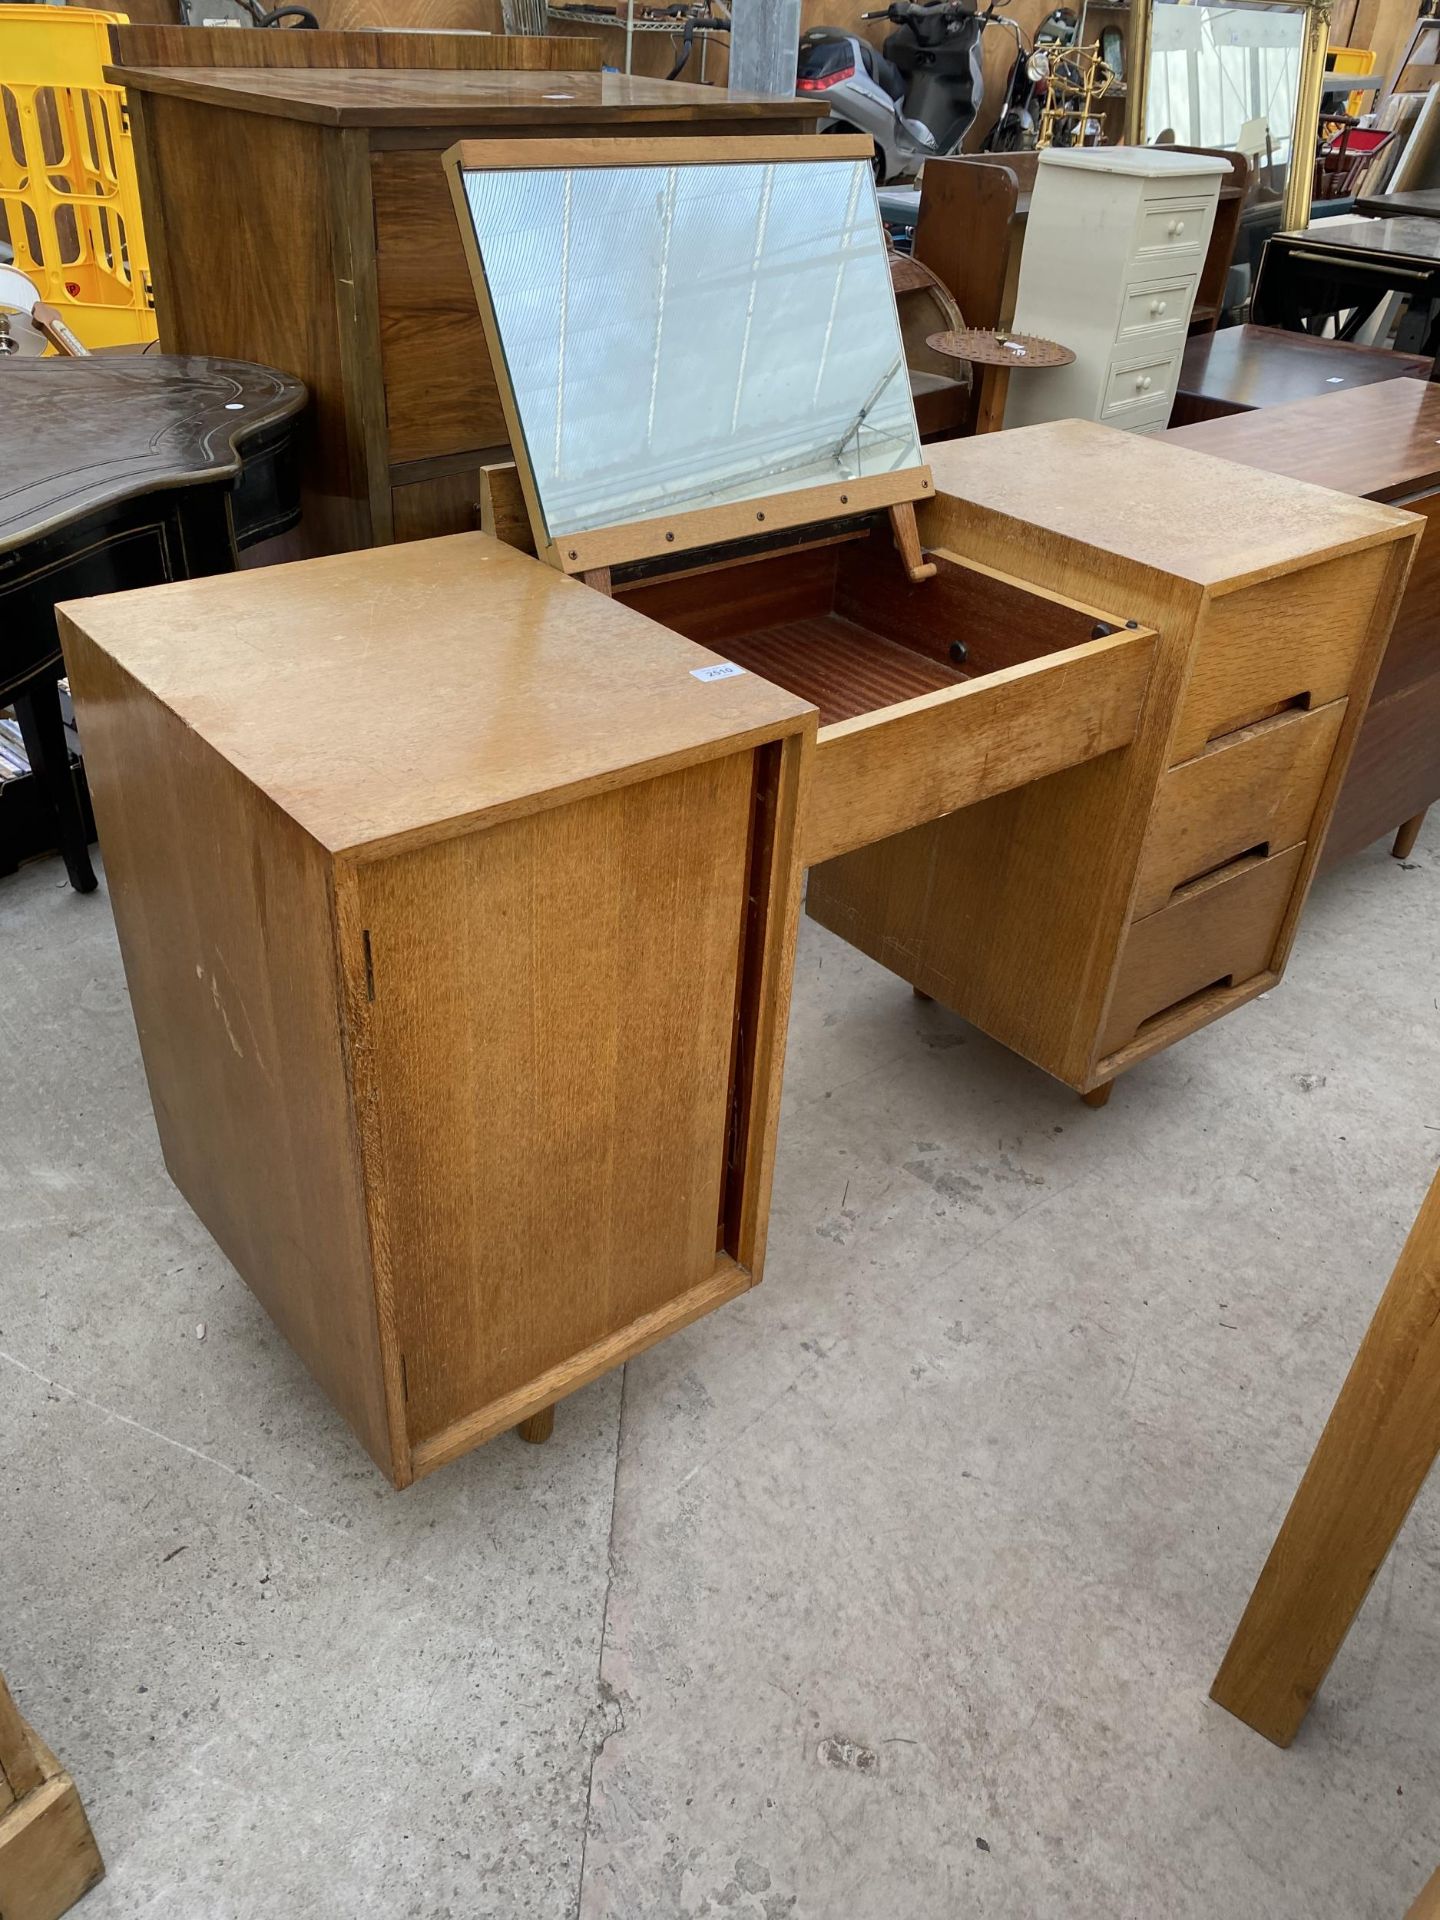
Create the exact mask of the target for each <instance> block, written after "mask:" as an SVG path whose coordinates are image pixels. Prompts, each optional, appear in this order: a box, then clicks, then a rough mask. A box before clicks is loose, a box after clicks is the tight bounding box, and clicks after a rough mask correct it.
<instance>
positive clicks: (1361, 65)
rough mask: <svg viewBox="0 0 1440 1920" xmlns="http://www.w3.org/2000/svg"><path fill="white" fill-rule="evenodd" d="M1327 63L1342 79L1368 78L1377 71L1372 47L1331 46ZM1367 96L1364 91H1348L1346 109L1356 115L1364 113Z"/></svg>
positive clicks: (1331, 70) (1326, 58)
mask: <svg viewBox="0 0 1440 1920" xmlns="http://www.w3.org/2000/svg"><path fill="white" fill-rule="evenodd" d="M1325 64H1326V66H1327V68H1328V69H1329V71H1330V72H1331V73H1333V74H1335V75H1337V76H1338V77H1339V78H1340V79H1342V80H1368V79H1369V78H1370V76H1371V74H1372V73H1373V72H1374V71H1375V54H1374V50H1373V49H1372V48H1370V47H1331V48H1330V50H1329V51H1328V52H1327V54H1326V55H1325ZM1367 97H1368V96H1367V95H1365V94H1363V93H1347V94H1346V96H1345V111H1346V112H1347V113H1353V114H1356V115H1358V114H1362V113H1364V111H1365V103H1366V99H1367Z"/></svg>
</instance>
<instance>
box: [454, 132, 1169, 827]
mask: <svg viewBox="0 0 1440 1920" xmlns="http://www.w3.org/2000/svg"><path fill="white" fill-rule="evenodd" d="M696 145H697V143H695V142H675V141H669V142H667V141H613V142H603V143H600V142H597V143H593V144H591V145H588V146H583V147H582V146H577V145H576V144H575V143H564V142H544V141H515V142H487V143H485V144H484V145H483V146H481V145H473V144H472V145H466V144H463V143H462V144H461V145H460V146H459V147H457V148H453V149H451V151H450V153H449V154H448V155H447V165H448V167H449V169H450V179H451V188H452V193H453V196H454V200H455V206H456V212H457V216H458V218H459V221H460V227H461V232H462V235H463V237H464V240H465V245H466V250H467V254H468V256H469V259H470V264H471V270H472V274H473V277H474V281H475V289H476V296H477V299H478V301H479V304H480V309H481V316H482V319H483V320H484V323H485V329H486V338H487V341H488V342H489V345H490V349H491V357H492V359H493V360H494V363H495V366H496V369H497V374H498V375H499V378H500V388H501V394H502V398H503V399H504V403H505V408H506V422H507V426H508V427H509V431H510V438H511V443H512V445H513V446H514V448H515V459H516V470H517V475H518V479H519V482H520V487H521V491H522V493H523V497H524V504H525V515H526V518H527V519H528V520H529V523H530V530H531V533H532V536H533V538H534V542H535V551H536V553H537V554H538V555H539V556H540V557H541V558H542V559H544V560H545V561H547V562H548V564H550V565H551V566H553V567H556V568H558V569H559V570H560V571H562V572H565V573H570V574H575V575H581V576H583V577H584V578H585V579H586V581H587V582H588V583H589V584H590V585H591V586H592V587H594V588H595V589H596V590H597V591H599V592H603V593H605V594H608V595H613V597H614V598H616V599H617V600H620V601H623V602H624V603H625V604H626V605H628V606H630V607H633V608H635V609H636V610H638V611H640V612H642V613H644V614H646V615H647V616H648V617H649V618H651V619H653V620H655V621H657V622H659V623H661V624H662V625H664V626H666V627H669V628H671V629H672V630H674V631H675V632H677V633H680V634H682V635H684V636H685V637H686V638H687V639H690V640H694V641H696V642H699V643H701V644H703V645H705V646H708V647H711V648H713V649H714V650H715V651H716V652H718V653H720V654H722V655H724V656H725V657H726V658H727V659H728V660H729V661H730V662H732V663H733V665H734V666H737V667H739V668H741V669H743V670H744V671H746V672H749V673H753V674H756V675H758V676H760V677H761V678H763V679H765V680H767V681H770V682H771V683H773V684H775V685H777V686H779V687H782V688H784V689H785V690H786V691H787V692H790V693H793V694H796V695H798V696H800V697H801V698H802V699H805V700H807V701H810V702H812V703H813V704H814V706H815V707H816V708H817V709H818V713H819V720H820V730H819V737H818V746H817V752H816V757H815V767H814V772H813V776H812V779H811V781H810V790H809V795H808V799H807V803H806V805H805V808H804V811H803V816H802V824H801V832H800V847H801V855H802V858H803V860H804V862H805V863H806V864H807V865H811V864H814V863H816V862H818V861H823V860H828V859H830V858H832V857H834V856H835V855H838V854H842V853H847V852H850V851H853V850H854V849H855V848H857V847H862V846H865V845H866V844H868V843H869V842H872V841H875V840H880V839H884V838H885V837H887V836H888V835H890V834H895V833H900V832H903V831H904V830H905V829H906V828H909V827H913V826H917V825H919V824H921V823H922V822H924V821H926V820H932V819H935V818H937V817H939V816H941V815H944V814H947V813H951V812H954V811H955V810H956V809H957V808H959V807H964V806H969V805H972V804H973V803H974V802H976V801H978V800H983V799H986V798H988V797H990V796H991V795H994V794H997V793H1001V792H1004V791H1005V790H1006V789H1007V788H1010V787H1015V786H1020V785H1022V784H1024V783H1026V782H1028V781H1032V780H1036V779H1040V778H1042V777H1044V776H1045V775H1047V774H1051V773H1057V772H1060V771H1062V770H1063V769H1065V768H1068V767H1073V766H1076V765H1078V764H1079V763H1081V762H1082V761H1086V760H1092V759H1095V758H1098V757H1099V756H1100V755H1102V754H1105V753H1109V752H1112V751H1113V750H1115V749H1116V748H1120V747H1124V746H1127V745H1128V744H1129V743H1130V742H1131V741H1132V740H1133V739H1134V738H1135V732H1136V727H1137V724H1138V721H1139V714H1140V707H1141V702H1142V699H1143V697H1144V692H1145V686H1146V683H1147V680H1148V677H1149V669H1150V661H1151V656H1152V652H1153V646H1154V638H1155V636H1154V633H1153V632H1152V631H1150V630H1148V629H1144V630H1142V629H1141V628H1140V627H1138V626H1136V625H1133V624H1130V623H1128V622H1127V620H1126V617H1125V614H1124V612H1123V611H1116V610H1106V609H1100V608H1095V607H1089V606H1084V605H1081V604H1079V603H1077V602H1074V601H1070V600H1067V599H1066V598H1065V597H1064V596H1063V595H1059V594H1054V593H1050V592H1046V591H1043V590H1040V589H1037V588H1034V587H1030V586H1028V585H1026V584H1024V583H1022V582H1021V581H1018V580H1015V579H1011V578H1009V577H1008V576H1006V575H1004V574H1002V573H998V572H996V571H994V570H993V569H991V568H988V567H986V566H984V565H982V564H979V563H977V562H975V561H973V560H970V559H967V558H965V557H962V556H961V555H959V554H957V553H954V552H951V551H948V550H942V551H938V552H936V551H933V550H932V551H929V552H927V551H926V550H925V548H924V546H923V543H922V535H923V523H922V522H921V520H920V519H919V518H918V517H917V511H916V510H917V507H918V508H919V509H920V510H921V512H922V513H923V512H924V511H925V510H926V509H928V508H929V507H931V505H932V504H933V503H934V501H935V490H934V481H933V477H932V475H931V473H930V471H929V469H928V467H926V466H925V464H924V461H923V458H922V452H921V446H920V439H919V434H918V431H917V429H916V423H915V410H914V405H913V402H912V398H911V393H910V387H909V379H908V374H907V371H906V358H905V350H904V344H903V340H902V337H901V332H900V325H899V321H898V318H897V314H896V308H895V294H894V288H893V285H892V281H891V274H890V268H889V254H888V248H887V244H886V240H885V235H884V231H883V228H882V226H881V223H880V217H879V209H878V206H877V204H876V199H875V187H874V179H873V175H872V172H871V167H870V157H871V156H870V147H869V143H868V142H867V141H865V140H863V139H862V140H852V139H850V138H847V137H843V136H842V137H834V136H828V137H820V136H817V137H815V138H813V139H806V138H794V137H792V138H790V139H789V140H786V141H762V140H751V139H745V140H738V139H737V140H720V141H712V142H707V143H705V151H704V153H703V156H702V155H697V153H696V150H695V149H696Z"/></svg>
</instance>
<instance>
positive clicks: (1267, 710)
mask: <svg viewBox="0 0 1440 1920" xmlns="http://www.w3.org/2000/svg"><path fill="white" fill-rule="evenodd" d="M1309 711H1310V694H1309V691H1308V689H1307V691H1306V692H1304V693H1292V694H1291V696H1290V698H1289V699H1288V700H1275V701H1272V702H1271V704H1270V705H1269V706H1268V707H1261V708H1260V710H1259V711H1258V713H1247V714H1246V715H1245V716H1244V717H1243V718H1242V719H1240V720H1226V721H1225V722H1224V723H1223V725H1221V726H1219V727H1217V728H1216V729H1215V731H1214V733H1212V734H1209V735H1208V736H1207V737H1206V741H1205V750H1206V752H1207V753H1208V752H1209V750H1210V748H1211V747H1218V746H1219V745H1220V744H1221V743H1222V741H1225V740H1228V739H1229V738H1230V736H1231V734H1232V733H1244V731H1245V729H1246V728H1247V727H1258V726H1259V725H1260V724H1261V722H1262V721H1265V720H1286V719H1288V718H1289V717H1290V715H1291V714H1292V713H1295V714H1299V713H1308V712H1309Z"/></svg>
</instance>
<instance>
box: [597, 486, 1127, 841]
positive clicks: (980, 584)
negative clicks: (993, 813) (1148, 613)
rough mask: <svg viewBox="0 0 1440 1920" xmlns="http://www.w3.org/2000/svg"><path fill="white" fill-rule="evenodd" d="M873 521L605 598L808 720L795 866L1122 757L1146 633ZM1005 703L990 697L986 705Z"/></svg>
mask: <svg viewBox="0 0 1440 1920" xmlns="http://www.w3.org/2000/svg"><path fill="white" fill-rule="evenodd" d="M926 559H927V560H928V561H929V562H931V563H933V564H934V566H935V569H936V571H935V573H934V575H933V576H932V577H930V578H929V579H925V580H921V581H918V582H917V581H913V580H912V579H911V578H910V575H909V572H908V570H907V568H906V566H905V564H904V563H903V562H902V560H901V558H900V556H899V554H898V553H897V552H896V550H895V548H894V546H893V544H892V542H891V540H890V537H889V531H888V528H886V527H885V526H884V524H883V523H881V524H878V525H874V526H867V527H861V528H858V529H855V530H853V531H850V532H847V533H843V534H837V535H832V536H829V537H826V538H821V539H819V540H817V541H814V542H811V543H808V544H804V545H799V546H796V547H792V548H790V549H788V550H786V551H782V552H772V553H768V554H764V555H760V556H756V557H752V558H749V559H745V560H732V561H725V562H722V563H720V564H719V565H718V566H716V565H712V566H701V567H696V568H687V569H684V570H683V571H680V572H676V573H672V574H669V575H667V576H665V577H663V578H659V579H653V578H652V579H640V580H631V581H628V582H625V583H623V584H617V585H616V586H615V589H614V591H615V597H616V598H617V599H618V600H622V601H624V603H625V604H626V605H627V606H631V607H634V608H635V609H636V610H637V611H638V612H641V613H644V614H646V615H648V616H649V617H650V618H651V619H652V620H657V621H659V622H660V623H661V624H662V625H663V626H667V627H669V628H671V629H672V630H673V631H675V632H677V633H680V634H683V635H684V636H685V637H686V638H687V639H690V640H695V641H698V642H699V643H700V644H702V645H704V646H707V647H711V648H713V649H714V650H715V651H716V652H718V653H722V654H724V655H725V656H726V658H727V659H729V660H732V661H734V663H735V664H736V665H737V666H741V667H744V668H745V669H746V670H747V671H749V672H751V673H755V674H758V675H760V676H761V677H762V678H763V679H766V680H769V681H772V682H774V683H775V684H776V685H777V686H781V687H784V688H785V689H786V690H787V691H788V692H791V693H794V694H798V695H799V696H800V698H801V699H804V700H808V701H810V702H812V703H813V705H814V706H815V707H816V708H817V709H818V710H819V715H820V732H819V740H818V753H817V760H816V769H815V775H814V779H813V782H812V791H811V799H810V804H809V806H808V807H807V809H806V817H805V823H804V827H803V830H802V836H801V845H802V849H803V857H804V859H805V862H806V864H807V865H809V864H813V863H814V862H816V861H819V860H826V859H829V858H831V857H832V856H833V855H835V854H839V853H846V852H849V851H851V850H852V849H853V848H855V847H859V846H865V845H867V844H868V843H869V842H871V841H873V840H879V839H883V838H884V837H885V836H886V835H887V834H891V833H898V832H900V831H902V830H903V829H904V828H906V827H910V826H915V825H918V824H919V823H920V822H921V821H923V820H929V819H934V818H937V817H938V816H939V815H941V814H944V813H949V812H953V811H954V809H955V808H957V807H961V806H969V805H971V804H972V803H973V802H974V801H976V800H980V799H984V798H987V797H988V796H989V795H991V794H994V793H1000V792H1003V791H1005V789H1006V788H1008V787H1011V786H1018V785H1020V784H1021V783H1022V782H1024V781H1028V780H1034V779H1038V778H1040V777H1041V776H1042V775H1044V774H1047V773H1055V772H1058V771H1060V769H1061V768H1063V767H1069V766H1075V765H1078V764H1079V763H1080V762H1081V761H1083V760H1089V759H1094V758H1096V757H1097V756H1098V755H1099V754H1102V753H1109V752H1111V751H1113V750H1114V749H1115V748H1117V747H1123V746H1126V745H1128V744H1129V742H1130V741H1131V740H1133V738H1134V737H1135V727H1136V722H1137V719H1138V715H1139V710H1140V701H1141V697H1142V695H1143V693H1144V690H1145V683H1146V680H1147V678H1148V674H1149V667H1150V657H1151V651H1152V648H1153V645H1154V633H1153V631H1152V630H1151V629H1150V628H1142V627H1140V626H1138V625H1135V624H1134V623H1129V624H1127V623H1126V622H1125V621H1123V620H1122V619H1121V618H1120V617H1118V616H1116V615H1107V614H1105V613H1102V612H1100V611H1098V610H1096V609H1094V608H1090V607H1085V606H1082V605H1081V604H1080V603H1079V602H1077V601H1073V600H1068V599H1066V598H1064V597H1063V596H1061V595H1059V594H1054V593H1049V592H1046V591H1045V590H1043V589H1041V588H1037V587H1032V586H1028V585H1026V584H1024V583H1022V582H1021V581H1018V580H1014V579H1011V578H1010V577H1009V576H1008V575H1006V574H1003V573H998V572H996V571H995V570H994V569H992V568H988V567H982V566H979V565H978V564H976V563H974V562H972V561H966V560H962V559H960V558H959V557H957V556H956V555H954V554H951V553H948V552H946V551H944V550H943V549H942V550H933V551H930V552H928V553H927V555H926ZM1001 688H1003V689H1004V690H1005V691H1004V693H1003V694H1002V695H1000V697H998V698H997V693H998V692H999V690H1000V689H1001Z"/></svg>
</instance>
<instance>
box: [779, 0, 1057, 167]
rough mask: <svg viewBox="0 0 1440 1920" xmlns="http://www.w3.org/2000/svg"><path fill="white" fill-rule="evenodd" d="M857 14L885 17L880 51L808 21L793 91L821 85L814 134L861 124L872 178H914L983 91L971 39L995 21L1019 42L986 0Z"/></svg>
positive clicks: (917, 3) (976, 46)
mask: <svg viewBox="0 0 1440 1920" xmlns="http://www.w3.org/2000/svg"><path fill="white" fill-rule="evenodd" d="M860 17H861V19H862V20H890V21H892V22H893V23H894V26H895V31H894V33H892V34H889V35H888V36H887V38H886V41H885V47H884V51H883V52H882V51H879V50H878V49H876V48H875V47H873V46H871V44H870V42H869V41H868V40H866V39H864V38H862V36H861V35H859V34H858V33H847V32H846V31H845V30H844V28H843V27H812V28H811V29H810V31H809V32H808V33H807V34H805V35H804V36H803V38H802V39H801V41H800V54H799V62H798V69H797V73H796V80H795V88H796V92H797V93H799V94H800V95H802V96H803V97H806V98H808V97H810V96H811V95H814V94H817V93H823V94H824V95H825V97H826V105H827V106H828V108H829V110H830V117H829V118H828V119H827V120H826V121H825V123H824V125H823V126H822V127H821V132H822V133H868V134H869V135H870V136H871V138H872V139H873V140H874V142H875V174H876V178H877V179H878V180H879V182H880V184H881V185H882V186H884V185H885V184H886V183H887V182H894V181H898V180H911V179H914V177H915V176H916V174H918V173H919V171H920V169H921V167H922V166H923V165H924V164H925V162H926V161H927V160H933V159H935V158H937V157H938V156H940V155H943V154H951V153H957V152H958V151H959V148H960V143H961V141H962V140H963V139H964V138H965V135H966V134H967V133H968V132H969V131H970V128H971V127H972V126H973V124H974V121H975V116H976V114H977V113H978V112H979V110H980V104H981V100H982V98H983V82H982V79H981V69H980V42H981V38H982V36H983V35H984V31H985V29H986V27H988V26H1003V27H1005V28H1007V29H1008V30H1009V31H1010V32H1011V33H1013V34H1014V35H1015V37H1016V42H1017V45H1018V46H1020V47H1021V48H1023V46H1024V40H1023V36H1022V35H1021V33H1020V29H1019V27H1018V26H1017V25H1016V24H1015V22H1014V21H1013V20H1010V19H1007V18H1006V16H1005V15H1004V14H998V13H996V12H995V10H994V5H993V0H992V5H991V6H990V7H989V8H987V9H986V11H985V12H983V13H979V12H977V11H976V10H975V8H974V7H973V5H964V4H962V3H961V0H893V4H892V5H890V6H888V7H884V8H881V9H880V10H879V11H877V12H874V13H865V14H862V15H861V16H860Z"/></svg>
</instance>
